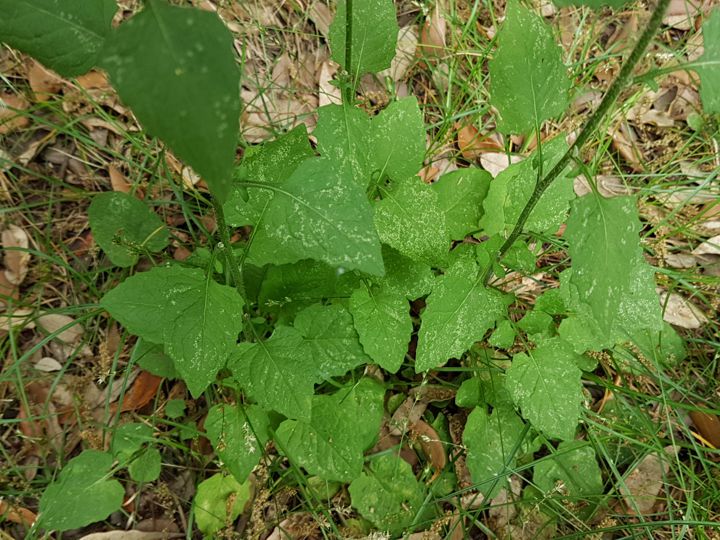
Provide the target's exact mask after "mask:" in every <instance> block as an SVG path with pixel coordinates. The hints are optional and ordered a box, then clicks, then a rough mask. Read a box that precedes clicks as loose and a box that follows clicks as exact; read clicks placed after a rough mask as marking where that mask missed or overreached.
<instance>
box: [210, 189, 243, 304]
mask: <svg viewBox="0 0 720 540" xmlns="http://www.w3.org/2000/svg"><path fill="white" fill-rule="evenodd" d="M213 208H214V209H215V218H216V219H217V229H218V236H219V237H220V245H219V246H218V247H220V249H221V251H222V252H223V255H224V256H225V265H226V266H227V268H229V269H230V276H231V277H232V280H233V283H234V284H235V288H236V289H237V290H238V292H239V293H240V296H242V297H243V298H245V296H246V295H245V282H244V281H243V278H242V272H241V270H240V265H239V264H238V262H237V259H236V258H235V254H234V253H233V250H232V245H231V244H230V232H229V230H228V227H227V224H226V223H225V211H224V210H223V206H222V204H220V202H218V200H217V199H215V198H214V197H213Z"/></svg>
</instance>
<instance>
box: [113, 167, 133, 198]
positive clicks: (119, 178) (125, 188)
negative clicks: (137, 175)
mask: <svg viewBox="0 0 720 540" xmlns="http://www.w3.org/2000/svg"><path fill="white" fill-rule="evenodd" d="M108 175H109V176H110V184H111V185H112V188H113V191H119V192H120V193H130V183H129V182H128V181H127V180H126V179H125V175H124V174H123V173H122V172H120V169H118V168H117V167H115V165H108Z"/></svg>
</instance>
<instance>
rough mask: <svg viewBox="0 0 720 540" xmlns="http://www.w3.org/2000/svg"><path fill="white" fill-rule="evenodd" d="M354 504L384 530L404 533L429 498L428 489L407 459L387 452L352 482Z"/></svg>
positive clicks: (365, 516) (372, 462)
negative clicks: (426, 493) (418, 479)
mask: <svg viewBox="0 0 720 540" xmlns="http://www.w3.org/2000/svg"><path fill="white" fill-rule="evenodd" d="M350 497H351V500H352V505H353V506H354V507H355V508H357V510H358V512H360V514H361V515H362V516H363V517H364V518H365V519H367V520H368V521H370V522H371V523H372V524H373V525H375V526H376V527H377V528H378V529H380V530H381V531H388V532H390V533H391V534H393V535H398V536H400V535H401V534H402V532H403V530H404V529H405V528H407V527H409V526H410V525H412V523H413V521H414V520H415V517H416V515H417V514H418V513H419V512H420V511H421V509H422V506H423V502H424V500H425V489H424V487H423V486H422V484H420V483H418V481H417V480H416V479H415V473H413V470H412V467H410V465H409V464H408V463H407V462H406V461H404V460H403V459H401V458H399V457H397V456H395V455H390V454H383V455H380V456H378V457H376V458H374V459H373V460H372V461H371V462H370V467H369V470H368V472H367V473H363V474H362V475H360V477H359V478H356V479H355V480H353V482H352V484H350Z"/></svg>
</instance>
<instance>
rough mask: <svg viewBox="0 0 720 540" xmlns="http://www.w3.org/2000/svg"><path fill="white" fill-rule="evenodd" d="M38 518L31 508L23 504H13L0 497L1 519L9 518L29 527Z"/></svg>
mask: <svg viewBox="0 0 720 540" xmlns="http://www.w3.org/2000/svg"><path fill="white" fill-rule="evenodd" d="M36 519H37V515H35V513H34V512H32V511H31V510H28V509H27V508H24V507H22V506H13V505H11V504H10V503H9V502H7V501H4V500H1V499H0V520H8V521H10V522H12V523H17V524H18V525H25V526H26V527H29V526H31V525H32V524H33V523H35V520H36Z"/></svg>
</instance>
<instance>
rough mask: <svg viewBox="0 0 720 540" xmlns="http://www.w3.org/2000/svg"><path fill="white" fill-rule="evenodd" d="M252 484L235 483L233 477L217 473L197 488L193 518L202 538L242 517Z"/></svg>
mask: <svg viewBox="0 0 720 540" xmlns="http://www.w3.org/2000/svg"><path fill="white" fill-rule="evenodd" d="M251 495H252V484H251V483H250V482H245V483H243V484H241V483H239V482H238V481H237V480H236V479H235V478H234V477H232V476H228V475H225V474H224V473H217V474H214V475H212V476H211V477H210V478H208V479H207V480H203V481H202V482H200V484H198V487H197V493H196V494H195V500H194V501H193V515H194V516H195V523H196V524H197V528H198V529H200V532H202V533H203V534H204V535H205V537H206V538H213V537H214V536H215V533H216V532H218V531H219V530H220V529H223V528H225V527H226V526H227V525H228V524H232V523H233V522H234V521H235V520H236V519H237V518H238V516H239V515H240V514H242V513H243V510H244V509H245V505H246V504H247V503H248V501H249V500H250V499H251Z"/></svg>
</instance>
